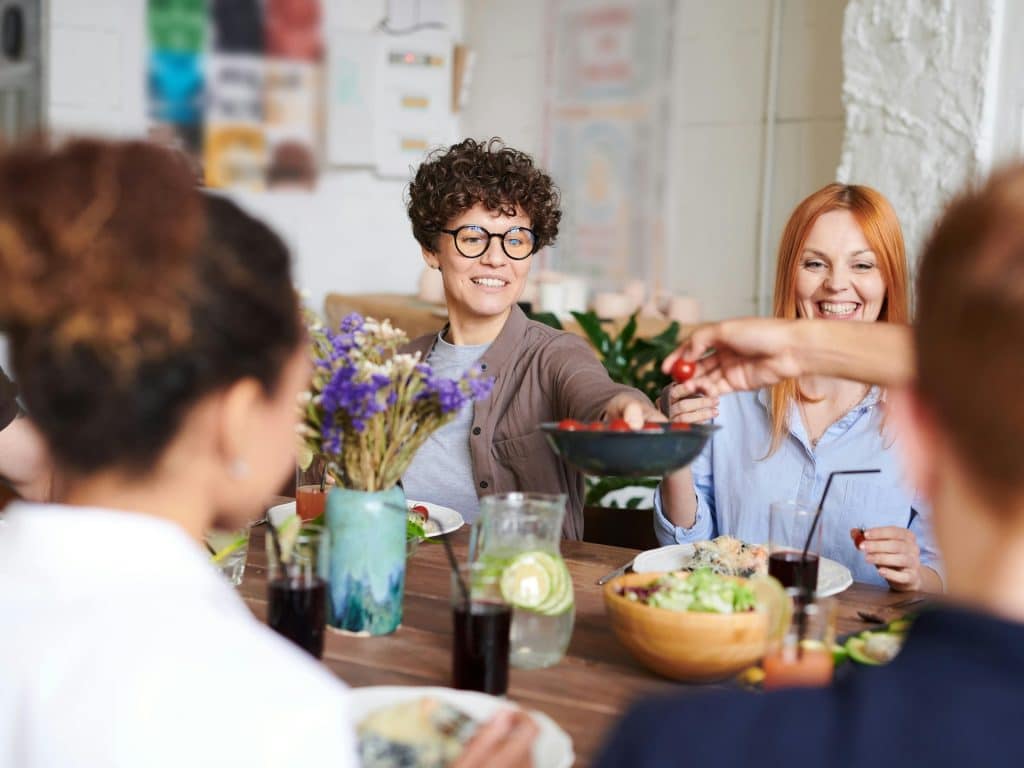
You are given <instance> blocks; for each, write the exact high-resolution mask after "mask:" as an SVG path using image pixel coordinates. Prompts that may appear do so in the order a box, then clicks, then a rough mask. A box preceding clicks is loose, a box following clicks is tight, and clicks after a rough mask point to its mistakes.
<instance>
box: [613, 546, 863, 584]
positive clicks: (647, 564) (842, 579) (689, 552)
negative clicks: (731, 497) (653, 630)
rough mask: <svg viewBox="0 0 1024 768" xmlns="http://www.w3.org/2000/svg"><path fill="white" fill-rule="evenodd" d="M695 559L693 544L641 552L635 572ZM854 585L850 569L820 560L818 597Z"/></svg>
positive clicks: (671, 567) (675, 566)
mask: <svg viewBox="0 0 1024 768" xmlns="http://www.w3.org/2000/svg"><path fill="white" fill-rule="evenodd" d="M691 557H693V544H669V545H668V546H667V547H659V548H658V549H649V550H647V551H646V552H641V553H640V554H639V555H637V556H636V559H635V560H633V571H634V572H636V573H651V572H652V571H678V570H679V569H680V568H683V567H685V566H686V565H688V564H689V562H690V558H691ZM851 584H853V574H852V573H850V569H849V568H847V567H846V566H845V565H843V564H842V563H837V562H836V561H835V560H829V559H828V558H827V557H822V558H819V559H818V589H817V590H816V594H817V596H818V597H828V596H829V595H836V594H839V593H840V592H842V591H843V590H844V589H846V588H848V587H849V586H850V585H851Z"/></svg>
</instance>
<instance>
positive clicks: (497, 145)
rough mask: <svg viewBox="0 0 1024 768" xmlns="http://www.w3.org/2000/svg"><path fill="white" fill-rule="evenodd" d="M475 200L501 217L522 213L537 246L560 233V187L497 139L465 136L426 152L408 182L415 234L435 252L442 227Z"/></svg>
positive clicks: (531, 159)
mask: <svg viewBox="0 0 1024 768" xmlns="http://www.w3.org/2000/svg"><path fill="white" fill-rule="evenodd" d="M478 203H479V204H481V205H483V206H484V207H485V208H486V209H487V210H489V211H497V212H500V213H502V214H504V215H505V216H514V215H516V213H517V212H521V213H523V214H524V215H525V216H526V217H528V218H529V219H530V229H532V230H533V233H534V235H536V238H537V249H538V250H539V249H540V248H543V247H544V246H545V245H550V244H551V243H553V242H554V241H555V238H556V237H557V236H558V222H559V221H560V220H561V218H562V211H561V208H560V205H561V199H560V196H559V193H558V188H557V187H556V186H555V184H554V182H553V181H552V180H551V177H550V176H549V175H548V174H547V173H545V172H544V171H543V170H541V169H540V168H538V167H537V166H536V165H534V163H533V158H531V157H530V156H529V155H528V154H526V153H525V152H520V151H519V150H517V149H512V148H511V147H507V146H505V144H504V142H502V140H501V139H498V138H493V139H490V140H489V141H487V142H479V141H475V140H473V139H466V140H465V141H462V142H460V143H459V144H453V145H452V146H451V147H449V148H448V149H438V150H436V151H435V152H433V153H431V154H430V155H428V157H427V159H426V160H424V161H423V163H422V165H420V167H419V169H418V170H417V171H416V176H415V178H414V179H413V180H412V182H410V184H409V190H408V203H407V209H408V211H409V219H410V220H411V221H412V233H413V236H414V237H415V238H416V240H417V241H418V242H419V244H420V245H422V246H423V247H424V248H426V249H427V250H429V251H432V252H436V251H437V238H438V235H439V233H440V230H442V229H445V228H447V227H448V222H450V221H451V220H452V219H454V218H455V217H456V216H458V215H459V214H461V213H463V212H464V211H468V210H469V209H470V208H472V207H473V206H474V205H477V204H478Z"/></svg>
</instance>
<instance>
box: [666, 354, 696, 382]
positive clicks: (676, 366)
mask: <svg viewBox="0 0 1024 768" xmlns="http://www.w3.org/2000/svg"><path fill="white" fill-rule="evenodd" d="M696 372H697V364H696V363H693V362H690V361H689V360H684V359H683V358H681V357H680V358H679V359H678V360H676V361H675V363H673V364H672V379H673V381H676V382H678V383H680V384H682V383H683V382H684V381H689V380H690V379H692V378H693V374H695V373H696Z"/></svg>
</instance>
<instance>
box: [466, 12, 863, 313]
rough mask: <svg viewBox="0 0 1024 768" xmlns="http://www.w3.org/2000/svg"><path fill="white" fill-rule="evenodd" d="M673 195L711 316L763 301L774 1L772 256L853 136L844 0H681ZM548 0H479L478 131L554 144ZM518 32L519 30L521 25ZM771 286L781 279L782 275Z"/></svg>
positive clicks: (471, 28) (474, 95)
mask: <svg viewBox="0 0 1024 768" xmlns="http://www.w3.org/2000/svg"><path fill="white" fill-rule="evenodd" d="M677 2H678V6H677V11H676V13H675V27H674V35H673V43H674V50H673V54H672V55H673V74H672V78H673V82H672V109H671V117H670V120H671V127H670V142H671V155H670V157H669V158H667V159H666V161H667V162H668V163H669V166H670V173H669V177H670V179H672V181H671V182H670V188H669V191H668V195H667V200H666V201H665V205H666V217H667V220H668V222H669V226H668V235H669V243H670V246H669V254H670V255H669V262H670V274H668V275H665V280H666V287H667V288H669V289H670V290H672V291H673V292H677V293H681V292H687V293H689V294H691V295H693V296H695V297H697V298H698V299H699V300H700V301H701V303H702V304H703V306H704V312H705V316H707V317H725V316H729V315H736V314H751V313H753V312H754V311H755V308H756V296H755V292H756V286H757V251H758V248H759V245H760V237H759V231H760V230H759V222H760V218H759V217H760V211H761V207H762V172H763V165H762V162H763V156H764V152H763V150H764V146H763V145H764V136H765V94H766V92H767V73H768V70H767V67H768V54H769V42H770V32H771V20H772V11H773V8H774V3H779V8H780V12H781V26H780V32H781V35H780V46H779V50H780V58H779V65H778V66H779V89H778V99H777V108H776V114H775V135H774V141H773V142H772V147H773V149H774V173H773V174H772V179H773V182H772V184H771V185H770V187H769V189H768V192H769V194H768V206H767V208H768V210H769V226H768V237H767V241H768V254H767V256H768V260H769V261H770V262H771V264H769V265H768V267H769V269H768V271H769V273H773V272H772V270H773V265H774V258H775V248H776V246H777V243H778V239H779V235H780V234H781V230H782V225H783V224H784V222H785V219H786V217H788V215H789V213H790V211H791V210H792V208H793V207H794V206H795V204H796V203H797V202H799V201H800V200H801V199H802V198H803V197H805V196H806V195H807V194H809V193H810V192H812V191H813V190H815V189H817V188H818V187H821V186H823V185H824V184H826V183H828V182H829V181H832V180H833V179H834V174H835V168H836V163H837V161H838V158H839V147H840V142H841V140H842V106H841V104H840V101H839V89H840V83H841V66H840V62H841V57H840V32H841V27H842V9H843V5H844V2H843V0H716V2H713V3H712V2H706V0H677ZM547 7H548V3H547V2H546V1H545V0H520V1H519V2H517V3H514V4H509V3H505V2H501V1H500V0H473V1H472V2H470V3H468V4H467V9H466V39H467V41H468V43H469V44H470V45H472V46H473V47H474V48H476V50H477V51H478V65H477V71H476V76H475V78H474V81H473V84H472V88H471V99H470V103H469V106H468V109H467V110H466V113H465V115H464V118H463V127H464V130H465V132H466V133H467V134H468V135H473V136H489V135H500V136H502V137H503V138H505V139H506V141H508V142H509V143H511V144H513V145H515V146H517V147H518V148H520V149H523V150H525V151H528V152H532V153H537V154H539V153H541V151H542V149H543V146H542V141H543V116H544V109H543V108H544V74H545V55H546V26H545V25H546V22H547ZM512 29H514V30H516V34H510V30H512ZM768 287H769V289H770V287H771V285H770V282H769V286H768Z"/></svg>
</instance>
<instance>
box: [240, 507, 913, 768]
mask: <svg viewBox="0 0 1024 768" xmlns="http://www.w3.org/2000/svg"><path fill="white" fill-rule="evenodd" d="M264 528H265V526H260V527H257V528H254V529H253V531H254V533H253V537H252V540H251V542H250V546H249V560H248V564H247V565H246V570H245V578H244V580H243V582H242V584H241V585H240V587H239V590H240V592H241V594H242V596H243V597H244V599H245V601H246V603H247V604H248V606H249V607H250V608H251V609H252V611H253V613H254V614H255V615H256V616H257V617H259V618H260V619H262V620H264V621H265V620H266V612H267V583H266V573H267V572H266V554H265V548H264V546H265V545H264V540H265V534H264V533H263V531H264ZM450 537H451V538H450V541H451V543H452V545H453V549H454V551H455V554H456V556H458V557H459V558H460V559H462V560H464V559H465V557H466V551H467V548H468V541H469V533H468V529H467V528H466V527H463V528H462V529H461V530H459V531H456V532H454V533H452V534H450ZM638 553H639V550H635V549H627V548H624V547H613V546H606V545H603V544H591V543H588V542H581V541H563V542H562V555H563V557H564V558H565V561H566V564H567V565H568V568H569V572H570V574H571V575H572V579H573V586H574V588H575V595H576V623H575V627H574V629H573V635H572V641H571V643H570V645H569V650H568V653H567V654H566V656H565V658H564V659H563V660H562V661H561V662H559V663H558V664H557V665H555V666H552V667H549V668H547V669H534V670H519V669H513V670H511V674H510V678H509V690H508V697H509V699H510V700H511V701H513V702H515V703H516V704H519V705H521V706H523V707H525V708H527V709H535V710H540V711H541V712H544V713H546V714H547V715H548V716H549V717H551V718H552V719H553V720H554V721H555V722H556V723H558V724H559V725H560V726H561V727H562V728H563V729H564V730H565V731H566V732H567V733H568V734H569V736H570V737H571V738H572V741H573V749H574V750H575V753H576V765H578V766H587V765H590V764H592V763H593V762H594V760H595V759H596V757H597V753H598V751H599V750H600V747H601V744H602V743H603V741H604V740H605V738H606V737H607V736H608V734H609V732H610V730H611V728H612V727H613V726H614V725H615V722H616V721H617V720H618V719H619V717H620V716H621V715H622V714H623V713H624V712H625V711H626V709H627V708H628V707H629V705H630V703H631V702H633V701H634V700H636V699H638V698H640V697H642V696H647V695H651V694H663V693H672V692H687V693H693V692H698V691H700V690H701V689H702V688H704V689H706V688H708V687H709V686H706V685H705V686H697V685H687V684H682V683H677V682H673V681H670V680H666V679H664V678H661V677H658V676H657V675H655V674H654V673H652V672H650V671H648V670H647V669H646V668H644V667H643V666H641V665H640V664H639V663H638V662H636V661H635V660H634V659H633V657H632V656H631V655H630V654H629V652H628V651H627V650H626V649H625V648H624V647H623V646H622V645H621V644H620V643H619V641H618V640H617V639H616V638H615V635H614V634H613V632H612V629H611V627H610V626H609V623H608V619H607V617H606V615H605V609H604V603H603V599H602V594H601V593H602V587H600V586H598V585H597V583H596V582H597V580H598V579H599V578H600V577H601V576H603V575H605V574H606V573H608V572H609V571H611V570H613V569H615V568H617V567H618V566H621V565H623V564H624V563H627V562H629V561H631V560H632V558H633V557H634V556H635V555H637V554H638ZM450 573H451V571H450V568H449V564H448V560H447V556H446V554H445V550H444V547H443V546H441V545H440V544H439V543H437V542H436V541H429V540H428V541H427V542H424V543H422V544H420V546H419V547H418V548H417V550H416V551H415V552H414V553H413V555H412V556H411V557H410V558H409V561H408V568H407V572H406V579H405V602H404V606H403V617H402V624H401V626H400V627H399V628H398V630H397V631H396V632H394V633H393V634H390V635H386V636H382V637H356V636H352V635H348V634H343V633H339V632H334V631H328V632H327V637H326V640H325V643H324V654H323V663H324V664H325V665H326V666H327V667H328V668H329V669H330V670H331V671H332V672H333V673H334V674H336V675H338V677H340V678H341V679H342V680H344V681H345V682H346V683H347V684H348V685H350V686H353V687H359V686H367V685H417V686H437V685H442V686H447V685H450V682H451V653H452V626H451V625H452V615H451V610H450V608H449V597H450V595H449V593H450V584H451V581H450ZM921 596H922V597H923V595H921ZM914 597H915V594H914V593H907V592H891V591H889V590H887V589H883V588H881V587H877V586H873V585H868V584H861V583H854V584H853V586H851V587H850V588H849V589H847V590H845V591H843V592H842V593H840V594H839V595H838V596H837V602H838V616H837V633H838V634H840V635H842V634H846V633H850V632H856V631H860V630H864V629H870V628H871V626H872V625H871V624H868V623H866V622H865V621H864V620H863V619H862V618H861V617H859V616H858V613H857V612H858V611H864V612H868V613H872V614H875V615H877V616H879V617H881V618H883V619H885V620H886V621H890V620H894V619H896V618H899V617H900V616H901V615H902V614H903V613H904V612H905V609H904V608H902V607H895V608H889V607H888V606H891V605H894V604H896V605H897V606H903V605H905V604H906V603H907V602H908V600H910V599H912V598H914ZM918 607H919V606H914V608H913V610H916V609H917V608H918ZM721 685H734V683H729V682H727V683H720V684H717V686H718V687H720V686H721Z"/></svg>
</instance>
